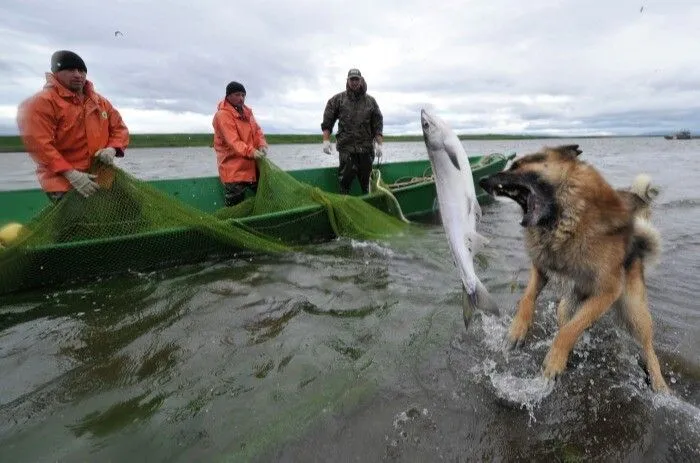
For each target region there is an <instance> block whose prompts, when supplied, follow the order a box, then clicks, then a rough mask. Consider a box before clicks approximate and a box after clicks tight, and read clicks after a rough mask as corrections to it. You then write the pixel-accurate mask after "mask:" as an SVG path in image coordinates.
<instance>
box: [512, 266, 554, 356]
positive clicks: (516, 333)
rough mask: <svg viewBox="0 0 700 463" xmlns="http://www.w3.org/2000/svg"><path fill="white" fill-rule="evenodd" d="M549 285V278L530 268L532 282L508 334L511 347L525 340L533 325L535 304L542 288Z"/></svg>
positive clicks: (529, 283)
mask: <svg viewBox="0 0 700 463" xmlns="http://www.w3.org/2000/svg"><path fill="white" fill-rule="evenodd" d="M546 284H547V277H546V276H545V275H544V273H542V272H541V271H540V270H539V269H537V267H535V266H532V267H531V268H530V281H528V283H527V288H525V292H524V293H523V297H522V298H520V301H518V310H517V311H516V312H515V317H513V321H512V322H511V324H510V331H509V332H508V343H509V344H510V347H514V346H519V345H521V344H522V343H523V341H524V340H525V335H526V334H527V331H528V330H529V329H530V325H532V318H533V316H534V314H535V302H536V301H537V296H539V295H540V292H541V291H542V288H544V286H545V285H546Z"/></svg>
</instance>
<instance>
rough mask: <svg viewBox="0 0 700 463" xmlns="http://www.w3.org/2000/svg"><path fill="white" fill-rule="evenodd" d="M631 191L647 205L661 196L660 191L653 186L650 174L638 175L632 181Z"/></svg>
mask: <svg viewBox="0 0 700 463" xmlns="http://www.w3.org/2000/svg"><path fill="white" fill-rule="evenodd" d="M629 191H630V193H634V194H635V195H637V196H638V197H639V199H641V200H642V201H644V202H645V203H647V204H651V202H652V200H653V199H654V198H656V197H657V196H658V194H659V190H658V189H657V188H656V187H654V186H652V185H651V176H649V174H639V175H637V176H636V177H635V178H634V180H633V181H632V186H630V189H629Z"/></svg>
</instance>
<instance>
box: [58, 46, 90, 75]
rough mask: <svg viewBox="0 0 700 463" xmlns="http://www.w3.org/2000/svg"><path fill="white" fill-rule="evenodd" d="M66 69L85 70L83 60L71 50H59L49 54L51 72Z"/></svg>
mask: <svg viewBox="0 0 700 463" xmlns="http://www.w3.org/2000/svg"><path fill="white" fill-rule="evenodd" d="M66 69H78V70H79V71H83V72H87V66H85V61H83V59H82V58H81V57H80V56H78V55H77V54H76V53H73V52H72V51H68V50H59V51H57V52H55V53H54V54H53V55H51V72H58V71H65V70H66Z"/></svg>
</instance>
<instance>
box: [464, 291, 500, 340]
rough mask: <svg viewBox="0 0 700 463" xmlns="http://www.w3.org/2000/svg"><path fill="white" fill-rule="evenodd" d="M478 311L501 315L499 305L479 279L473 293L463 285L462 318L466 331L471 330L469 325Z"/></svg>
mask: <svg viewBox="0 0 700 463" xmlns="http://www.w3.org/2000/svg"><path fill="white" fill-rule="evenodd" d="M477 310H478V311H480V312H482V313H490V314H494V315H500V313H499V310H498V304H496V301H495V300H494V299H493V297H492V296H491V294H489V292H488V290H487V289H486V287H485V286H484V285H483V284H482V283H481V281H479V280H478V279H477V280H476V288H475V290H474V292H473V293H470V292H469V291H467V288H465V287H464V284H463V285H462V318H463V319H464V327H465V328H466V329H469V323H470V322H471V319H472V316H473V315H474V312H476V311H477Z"/></svg>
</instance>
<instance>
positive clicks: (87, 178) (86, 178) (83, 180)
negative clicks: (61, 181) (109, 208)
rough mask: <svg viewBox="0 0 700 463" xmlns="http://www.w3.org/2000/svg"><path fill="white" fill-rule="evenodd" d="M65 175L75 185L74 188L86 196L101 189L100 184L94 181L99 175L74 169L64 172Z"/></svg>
mask: <svg viewBox="0 0 700 463" xmlns="http://www.w3.org/2000/svg"><path fill="white" fill-rule="evenodd" d="M63 176H64V177H65V178H66V180H68V181H69V182H70V184H71V185H73V188H75V189H76V190H77V191H78V193H80V194H81V195H83V196H84V197H86V198H87V197H88V196H90V195H92V194H93V193H94V192H96V191H97V190H99V189H100V186H99V185H98V184H97V183H95V182H93V180H94V179H96V178H97V175H94V174H88V173H85V172H80V171H79V170H75V169H73V170H69V171H67V172H64V173H63Z"/></svg>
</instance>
